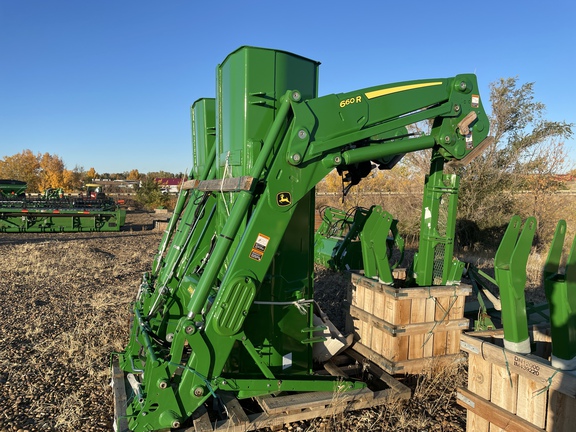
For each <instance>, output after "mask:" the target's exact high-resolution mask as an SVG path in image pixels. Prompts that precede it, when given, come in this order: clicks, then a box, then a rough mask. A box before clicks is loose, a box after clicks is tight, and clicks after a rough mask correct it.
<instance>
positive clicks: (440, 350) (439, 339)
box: [432, 297, 454, 356]
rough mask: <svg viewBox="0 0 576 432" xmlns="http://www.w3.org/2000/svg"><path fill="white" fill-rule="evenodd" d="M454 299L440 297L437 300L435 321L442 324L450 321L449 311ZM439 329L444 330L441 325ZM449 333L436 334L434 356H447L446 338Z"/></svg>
mask: <svg viewBox="0 0 576 432" xmlns="http://www.w3.org/2000/svg"><path fill="white" fill-rule="evenodd" d="M452 298H454V297H438V298H436V312H435V316H434V321H436V322H439V323H442V322H443V321H445V320H447V319H448V313H449V312H448V311H449V310H450V305H451V303H450V300H451V299H452ZM438 327H440V328H442V326H441V325H438ZM447 335H448V333H447V332H445V331H444V332H436V333H434V341H433V344H434V347H433V349H432V355H434V356H440V355H443V354H446V337H447Z"/></svg>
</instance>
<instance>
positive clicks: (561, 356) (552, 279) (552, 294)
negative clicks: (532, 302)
mask: <svg viewBox="0 0 576 432" xmlns="http://www.w3.org/2000/svg"><path fill="white" fill-rule="evenodd" d="M565 236H566V221H564V220H561V221H559V222H558V225H557V226H556V231H555V233H554V238H553V241H552V246H551V247H550V251H549V253H548V258H547V260H546V264H545V266H544V289H545V291H546V298H547V299H548V304H549V305H550V324H551V336H552V365H553V366H554V367H558V368H560V369H567V370H574V369H576V236H575V238H574V240H573V242H572V247H571V249H570V254H569V255H568V258H567V261H566V266H565V269H564V273H562V271H561V260H562V251H563V246H564V238H565Z"/></svg>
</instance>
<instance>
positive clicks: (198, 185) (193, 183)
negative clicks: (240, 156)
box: [182, 176, 254, 192]
mask: <svg viewBox="0 0 576 432" xmlns="http://www.w3.org/2000/svg"><path fill="white" fill-rule="evenodd" d="M253 181H254V178H253V177H250V176H242V177H234V178H225V179H214V180H187V181H185V182H184V183H182V189H184V190H190V189H197V190H200V191H215V192H237V191H242V190H250V188H251V187H252V182H253Z"/></svg>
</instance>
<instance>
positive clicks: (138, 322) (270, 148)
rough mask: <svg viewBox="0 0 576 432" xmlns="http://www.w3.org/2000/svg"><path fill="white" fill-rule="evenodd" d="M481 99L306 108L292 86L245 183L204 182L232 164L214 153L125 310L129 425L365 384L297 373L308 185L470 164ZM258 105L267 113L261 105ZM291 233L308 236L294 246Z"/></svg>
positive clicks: (165, 424) (336, 100) (303, 343)
mask: <svg viewBox="0 0 576 432" xmlns="http://www.w3.org/2000/svg"><path fill="white" fill-rule="evenodd" d="M478 94H479V93H478V86H477V83H476V78H475V77H474V76H473V75H458V76H456V77H454V78H447V79H435V80H422V81H411V82H404V83H398V84H392V85H384V86H378V87H371V88H368V89H364V90H358V91H353V92H349V93H344V94H338V95H328V96H324V97H318V98H309V99H307V100H306V98H304V97H303V96H302V94H301V93H300V91H298V90H288V91H286V92H285V93H283V95H282V96H281V97H278V100H277V101H275V103H277V108H276V109H275V111H274V120H273V122H271V124H270V125H269V127H267V128H265V130H266V133H265V135H264V136H263V138H262V140H261V145H260V146H259V148H258V149H257V150H254V149H253V147H250V149H249V150H250V151H251V152H253V153H254V154H257V156H256V157H255V158H254V161H253V163H247V166H248V167H249V169H248V171H247V172H244V173H242V174H244V176H243V177H242V178H240V177H238V176H235V177H233V178H227V177H224V176H223V175H218V176H217V177H216V178H215V179H213V177H214V176H213V175H211V174H210V172H211V173H212V174H214V173H215V172H216V167H220V168H219V169H221V170H222V166H223V165H224V172H226V170H227V169H228V164H230V165H231V166H232V167H233V168H234V167H235V166H236V165H234V163H236V162H235V159H234V158H235V157H236V155H235V153H234V152H233V151H228V152H221V151H220V150H221V149H220V150H219V151H218V152H217V155H216V158H215V162H214V165H213V167H212V171H210V169H209V168H210V167H208V168H206V170H205V173H204V174H203V175H202V177H203V178H205V179H206V180H203V181H199V182H196V183H195V186H194V187H195V188H196V190H197V191H204V193H203V195H202V193H197V192H195V193H197V195H194V197H195V198H194V199H192V200H189V201H188V204H187V206H186V208H184V209H183V210H182V211H181V214H182V216H181V217H182V220H181V221H180V225H179V229H178V230H176V232H175V233H174V234H173V238H172V243H171V245H170V246H166V245H164V244H163V246H162V248H161V249H162V250H164V249H166V251H167V252H166V258H165V259H161V258H159V259H158V260H157V261H156V262H155V269H154V275H153V276H152V277H150V278H148V279H147V280H145V281H144V282H143V284H142V287H141V289H140V292H139V295H138V298H137V301H136V303H135V306H134V314H135V318H134V324H133V328H132V333H131V338H130V341H129V343H128V346H127V348H126V350H125V351H124V352H123V353H122V354H121V355H120V367H121V368H122V369H123V370H124V371H125V372H126V373H129V374H132V376H136V377H137V379H136V384H134V380H131V381H132V387H133V389H134V394H135V395H136V396H135V397H134V398H132V399H130V401H129V406H128V411H127V416H128V424H129V427H130V429H132V430H135V431H147V430H159V429H165V428H171V427H173V428H176V427H179V426H180V425H181V424H183V423H184V422H185V421H186V420H187V419H189V418H190V417H191V416H192V415H193V414H194V412H195V411H196V410H197V409H198V408H199V407H200V406H201V405H203V404H204V403H205V402H206V400H207V399H208V398H210V397H213V398H217V397H218V393H219V392H221V391H232V392H235V394H236V395H237V396H238V397H239V398H242V397H253V396H258V395H264V394H271V393H275V392H281V391H317V390H320V391H333V390H335V389H336V388H337V387H339V388H341V389H343V390H348V389H358V388H362V387H363V386H364V383H361V382H354V381H351V380H344V381H338V380H336V379H335V378H334V377H320V376H316V375H314V374H313V372H312V370H311V361H310V362H308V363H306V359H308V358H311V347H312V345H313V344H315V343H318V342H320V339H319V338H317V337H315V335H314V332H315V331H317V330H319V329H318V328H315V327H314V326H313V323H312V318H313V316H312V315H313V314H312V301H313V292H312V287H311V282H310V279H311V274H310V273H311V271H310V270H306V269H304V272H303V273H299V270H298V269H297V268H296V267H294V271H292V270H291V266H292V265H293V264H292V263H291V262H290V257H291V254H292V253H297V254H301V255H302V256H305V257H306V258H305V259H306V260H309V262H310V263H312V261H313V252H308V251H307V248H308V246H310V245H311V244H313V222H312V221H311V218H310V214H313V194H314V187H315V185H316V184H317V183H318V182H319V181H320V180H322V179H323V178H324V177H325V176H326V175H327V174H328V173H329V172H330V171H331V170H333V169H334V168H338V169H340V170H346V171H348V172H349V173H350V178H351V182H352V183H357V182H359V181H360V180H361V178H362V177H364V176H365V175H366V169H367V167H368V166H370V167H371V164H372V163H376V164H377V165H379V166H380V167H381V168H383V169H386V168H390V167H391V166H393V165H394V163H396V162H397V161H398V160H399V159H400V158H401V157H402V155H404V154H406V153H408V152H412V151H417V150H422V149H427V148H431V149H434V154H435V155H436V156H435V157H437V158H442V159H443V160H451V159H458V160H461V159H464V158H466V157H469V156H470V155H471V154H473V152H474V151H475V150H477V149H479V148H480V147H481V143H482V141H483V140H484V139H485V138H486V136H487V134H488V129H489V124H488V119H487V117H486V114H485V112H484V110H483V108H482V104H481V101H480V98H479V96H478ZM249 96H250V97H252V96H253V93H250V94H249ZM257 96H258V97H259V98H260V100H262V101H264V102H258V103H260V105H262V106H263V107H264V108H263V109H270V107H269V106H268V107H265V105H266V104H268V103H269V100H268V99H266V95H262V94H258V95H257ZM223 98H224V96H223ZM223 115H224V114H223ZM423 120H431V121H432V122H433V123H432V129H431V132H430V134H428V135H423V136H418V137H412V136H410V135H408V134H407V133H406V127H407V126H409V125H410V124H413V123H415V122H418V121H423ZM216 141H218V139H217V140H216ZM254 142H255V141H254V140H253V141H250V145H253V143H254ZM244 156H245V155H244V154H243V155H242V157H244ZM230 161H231V162H230ZM234 169H235V168H234ZM230 184H234V185H235V186H234V187H230ZM310 197H312V199H310ZM311 203H312V204H311ZM179 211H180V210H179ZM297 224H300V225H297ZM297 226H298V227H304V228H303V229H304V230H307V231H306V233H305V234H304V235H303V237H301V238H300V237H299V238H298V240H296V239H295V238H293V237H294V236H293V235H292V233H293V232H295V231H296V229H297V228H296V227H297ZM298 229H300V228H298ZM308 239H309V242H308V243H307V241H308ZM297 265H298V264H296V266H297ZM301 274H304V276H300V275H301ZM279 287H282V288H279ZM270 329H273V330H270ZM272 331H273V333H269V332H272ZM300 353H301V354H300Z"/></svg>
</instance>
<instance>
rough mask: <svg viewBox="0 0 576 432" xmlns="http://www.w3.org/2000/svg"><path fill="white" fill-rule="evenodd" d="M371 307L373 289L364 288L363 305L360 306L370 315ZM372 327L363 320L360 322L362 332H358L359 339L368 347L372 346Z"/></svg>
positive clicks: (372, 304) (372, 303) (372, 306)
mask: <svg viewBox="0 0 576 432" xmlns="http://www.w3.org/2000/svg"><path fill="white" fill-rule="evenodd" d="M373 309H374V291H372V290H364V306H363V307H362V310H363V311H365V312H366V313H367V314H370V315H372V310H373ZM372 328H373V326H371V325H369V324H367V323H366V322H365V321H364V322H363V323H362V333H361V334H360V340H361V341H362V343H363V344H364V345H366V346H367V347H369V348H372Z"/></svg>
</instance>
